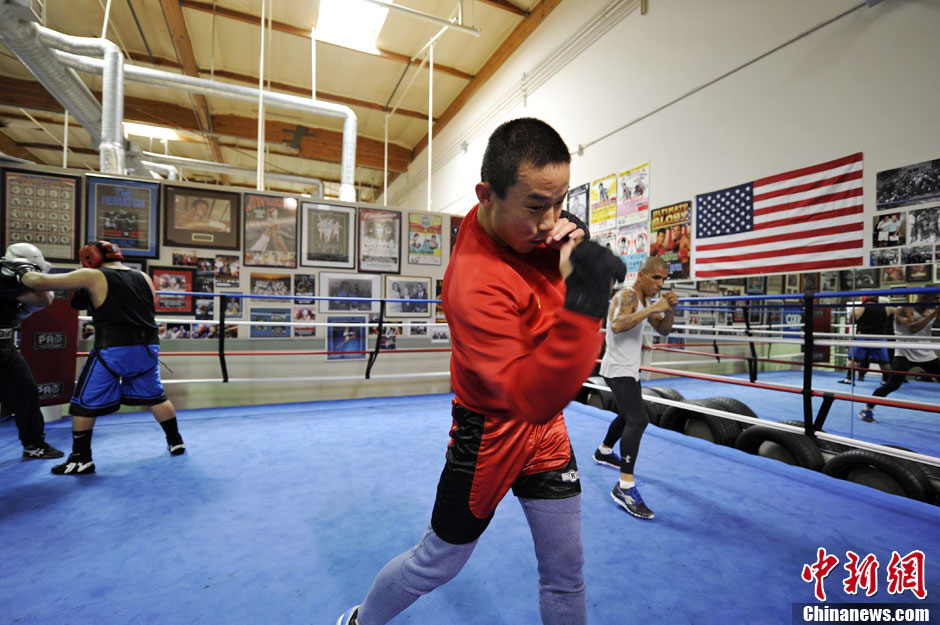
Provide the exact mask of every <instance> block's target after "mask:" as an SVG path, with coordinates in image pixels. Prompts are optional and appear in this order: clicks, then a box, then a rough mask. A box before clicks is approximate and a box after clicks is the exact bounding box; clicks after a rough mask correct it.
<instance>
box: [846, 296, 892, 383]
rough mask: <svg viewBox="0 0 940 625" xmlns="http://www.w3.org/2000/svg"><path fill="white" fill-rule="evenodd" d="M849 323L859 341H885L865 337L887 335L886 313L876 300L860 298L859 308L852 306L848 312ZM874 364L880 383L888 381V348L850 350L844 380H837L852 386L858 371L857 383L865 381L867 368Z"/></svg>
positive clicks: (874, 298) (882, 305)
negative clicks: (879, 369)
mask: <svg viewBox="0 0 940 625" xmlns="http://www.w3.org/2000/svg"><path fill="white" fill-rule="evenodd" d="M849 323H854V324H855V335H856V336H857V337H858V340H861V341H885V340H886V339H884V338H867V335H877V334H887V333H888V332H886V330H885V328H886V327H887V325H888V313H887V312H886V311H885V306H884V304H879V303H878V298H877V297H873V296H870V295H866V296H865V297H863V298H862V305H861V306H853V307H852V308H851V310H850V311H849ZM873 362H876V363H878V365H879V366H880V367H881V369H882V371H881V379H882V381H887V380H888V374H887V373H885V370H886V369H888V362H889V359H888V348H887V347H862V346H856V347H853V348H852V352H851V355H850V356H849V361H848V362H847V363H846V366H847V367H848V370H847V371H846V374H845V379H843V380H839V382H840V383H842V384H852V383H853V381H854V380H853V374H854V373H855V372H856V370H857V371H858V381H859V382H861V381H862V380H864V379H865V374H866V373H867V372H868V367H869V365H870V364H871V363H873Z"/></svg>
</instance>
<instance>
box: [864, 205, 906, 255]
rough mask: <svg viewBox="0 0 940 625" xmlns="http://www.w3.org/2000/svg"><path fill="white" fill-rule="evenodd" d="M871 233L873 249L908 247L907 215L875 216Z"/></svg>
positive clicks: (900, 213)
mask: <svg viewBox="0 0 940 625" xmlns="http://www.w3.org/2000/svg"><path fill="white" fill-rule="evenodd" d="M871 232H872V242H871V246H872V247H873V248H875V247H896V246H898V245H907V213H903V212H897V213H890V214H887V215H882V214H879V215H875V216H874V217H873V218H872V229H871Z"/></svg>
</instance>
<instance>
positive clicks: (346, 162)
mask: <svg viewBox="0 0 940 625" xmlns="http://www.w3.org/2000/svg"><path fill="white" fill-rule="evenodd" d="M53 54H54V55H55V57H56V58H57V59H58V60H59V61H61V62H62V63H64V64H65V65H68V66H70V67H73V68H75V69H77V70H80V71H84V72H91V73H95V74H100V73H102V72H103V71H104V62H103V61H101V60H100V59H95V58H91V57H86V56H76V55H74V54H70V53H68V52H61V51H54V52H53ZM124 77H125V79H126V80H133V81H135V82H142V83H146V84H149V85H155V86H157V87H168V88H171V89H179V88H181V87H182V88H183V89H185V90H187V91H190V92H192V93H201V94H203V95H207V96H215V97H222V98H229V99H232V100H240V101H242V102H252V103H254V102H257V101H258V97H259V90H258V89H254V88H252V87H243V86H240V85H232V84H228V83H220V82H215V81H212V80H205V79H202V78H194V77H192V76H185V75H182V74H171V73H169V72H163V71H160V70H155V69H150V68H146V67H138V66H135V65H125V66H124ZM264 101H265V102H266V103H268V104H272V105H275V106H280V107H282V108H286V109H289V110H293V111H300V112H302V113H314V114H318V115H326V116H329V117H339V118H342V119H343V150H342V165H341V172H340V190H339V199H340V200H343V201H346V202H354V201H355V200H356V187H355V168H356V129H357V123H358V120H357V119H356V114H355V113H354V112H353V110H352V109H351V108H349V107H348V106H344V105H342V104H334V103H332V102H323V101H318V100H311V99H309V98H301V97H299V96H294V95H290V94H285V93H278V92H274V91H264ZM281 175H283V174H281Z"/></svg>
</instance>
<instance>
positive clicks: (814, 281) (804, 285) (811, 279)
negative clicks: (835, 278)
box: [800, 271, 819, 293]
mask: <svg viewBox="0 0 940 625" xmlns="http://www.w3.org/2000/svg"><path fill="white" fill-rule="evenodd" d="M807 290H810V291H812V292H813V293H815V292H816V291H818V290H819V274H818V273H817V272H815V271H814V272H811V273H804V274H803V275H801V276H800V292H801V293H803V292H805V291H807Z"/></svg>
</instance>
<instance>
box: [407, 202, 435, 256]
mask: <svg viewBox="0 0 940 625" xmlns="http://www.w3.org/2000/svg"><path fill="white" fill-rule="evenodd" d="M443 223H444V222H443V218H442V217H441V216H440V215H427V214H424V213H409V214H408V264H409V265H440V264H441V256H442V254H441V238H442V232H441V231H442V229H443Z"/></svg>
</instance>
